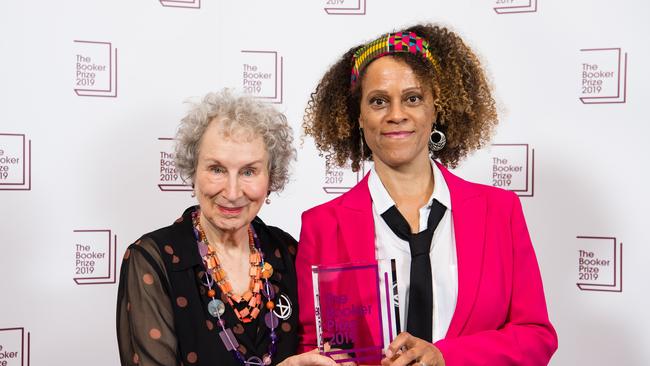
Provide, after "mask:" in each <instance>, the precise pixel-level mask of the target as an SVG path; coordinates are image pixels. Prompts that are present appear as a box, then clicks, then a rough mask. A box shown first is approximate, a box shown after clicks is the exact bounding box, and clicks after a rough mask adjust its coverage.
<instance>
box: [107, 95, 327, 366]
mask: <svg viewBox="0 0 650 366" xmlns="http://www.w3.org/2000/svg"><path fill="white" fill-rule="evenodd" d="M292 139H293V137H292V131H291V128H290V127H289V125H288V124H287V121H286V118H285V117H284V115H282V114H281V113H279V112H278V111H276V110H275V109H274V108H273V107H272V106H270V105H268V104H264V103H262V102H258V101H255V100H254V99H251V98H248V97H237V96H233V95H232V94H231V93H230V92H228V91H223V92H221V93H210V94H208V95H206V96H205V98H204V99H203V101H202V102H201V103H199V104H197V105H195V106H193V108H192V109H191V110H190V111H189V113H188V114H187V116H185V118H183V119H182V121H181V124H180V127H179V129H178V133H177V135H176V140H177V146H176V166H177V168H178V170H179V171H180V173H181V174H182V175H183V177H184V178H187V179H189V181H191V182H192V187H193V188H194V195H195V196H196V198H197V201H198V205H197V206H192V207H190V208H188V209H187V210H185V212H184V213H183V215H182V216H181V217H180V218H178V219H177V220H176V221H175V222H174V223H173V224H172V225H170V226H167V227H165V228H162V229H159V230H156V231H153V232H151V233H149V234H146V235H144V236H142V237H141V238H140V239H139V240H137V241H136V242H135V243H134V244H132V245H131V246H129V248H128V249H127V250H126V253H125V255H124V261H123V263H122V269H121V276H120V284H119V290H118V299H117V337H118V344H119V349H120V358H121V362H122V365H141V366H143V365H144V366H146V365H271V364H278V363H279V362H280V361H283V360H285V359H286V358H287V357H289V356H291V355H294V354H295V353H296V347H297V342H298V339H297V336H296V329H297V318H298V311H297V307H296V305H297V300H296V296H297V295H296V272H295V268H294V254H295V250H296V241H295V240H294V239H293V238H292V237H291V236H290V235H289V234H287V233H285V232H284V231H282V230H280V229H278V228H276V227H273V226H268V225H266V224H265V223H264V222H263V221H262V220H261V219H260V218H258V217H257V214H258V212H259V210H260V208H261V207H262V205H263V204H264V202H265V201H266V203H269V199H268V198H267V197H268V195H269V194H270V192H273V191H280V190H282V188H283V187H284V186H285V184H286V182H287V180H288V167H289V162H290V161H291V160H292V158H293V157H294V155H295V150H294V149H293V147H292ZM285 362H286V363H290V364H316V365H335V363H334V361H332V360H331V359H329V358H326V357H324V356H320V355H318V354H315V353H311V354H304V355H299V356H293V357H289V358H288V359H287V360H285Z"/></svg>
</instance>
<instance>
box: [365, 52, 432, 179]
mask: <svg viewBox="0 0 650 366" xmlns="http://www.w3.org/2000/svg"><path fill="white" fill-rule="evenodd" d="M434 120H435V108H434V105H433V95H432V94H431V90H430V88H428V87H427V86H426V85H423V83H421V82H420V80H418V77H417V75H416V74H415V72H413V70H412V69H411V67H410V66H408V65H407V64H406V63H405V62H403V61H400V60H397V59H395V58H393V57H390V56H384V57H381V58H379V59H377V60H375V61H373V62H372V63H371V64H370V65H368V67H367V68H366V73H365V76H364V77H363V80H362V81H361V114H360V116H359V124H360V126H361V127H362V128H363V134H364V137H365V140H366V143H367V144H368V147H370V150H372V155H373V160H374V161H375V164H379V165H381V164H383V165H386V166H388V167H391V168H393V169H398V168H400V167H404V166H406V165H410V164H416V165H418V163H422V161H421V160H422V159H427V160H428V159H429V147H428V146H429V145H428V144H429V135H430V134H431V128H432V125H433V122H434ZM420 166H421V165H420Z"/></svg>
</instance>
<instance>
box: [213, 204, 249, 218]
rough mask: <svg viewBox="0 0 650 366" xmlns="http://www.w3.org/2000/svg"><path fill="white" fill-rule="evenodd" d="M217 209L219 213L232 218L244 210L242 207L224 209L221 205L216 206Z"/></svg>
mask: <svg viewBox="0 0 650 366" xmlns="http://www.w3.org/2000/svg"><path fill="white" fill-rule="evenodd" d="M218 207H219V211H221V213H223V214H225V215H232V216H234V215H239V214H240V213H241V212H242V210H243V209H244V208H243V207H225V206H221V205H218Z"/></svg>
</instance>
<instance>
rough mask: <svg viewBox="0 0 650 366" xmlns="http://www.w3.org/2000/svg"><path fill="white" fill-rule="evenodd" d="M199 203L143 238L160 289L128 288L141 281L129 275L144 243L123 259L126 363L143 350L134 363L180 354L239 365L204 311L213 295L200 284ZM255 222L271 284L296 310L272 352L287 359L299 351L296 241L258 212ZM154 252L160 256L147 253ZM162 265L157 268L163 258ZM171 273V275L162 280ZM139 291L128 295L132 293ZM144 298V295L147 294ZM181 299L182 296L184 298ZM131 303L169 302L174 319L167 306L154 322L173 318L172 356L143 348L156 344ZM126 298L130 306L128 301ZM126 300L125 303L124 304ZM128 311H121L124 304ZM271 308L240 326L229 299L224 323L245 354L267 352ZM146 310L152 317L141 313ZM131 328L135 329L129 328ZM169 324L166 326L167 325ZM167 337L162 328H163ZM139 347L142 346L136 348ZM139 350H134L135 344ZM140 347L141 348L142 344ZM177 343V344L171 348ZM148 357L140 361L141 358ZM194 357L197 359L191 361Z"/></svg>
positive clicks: (121, 321)
mask: <svg viewBox="0 0 650 366" xmlns="http://www.w3.org/2000/svg"><path fill="white" fill-rule="evenodd" d="M196 208H197V207H190V208H188V209H187V210H186V211H185V212H184V213H183V216H182V217H181V218H179V219H178V220H177V221H176V222H175V223H174V224H173V225H171V226H168V227H165V228H162V229H160V230H157V231H154V232H152V233H149V234H146V235H144V236H143V237H142V238H141V240H138V242H141V241H142V242H143V243H144V242H150V241H153V242H155V245H152V246H153V247H154V248H155V247H157V250H156V252H157V253H153V254H152V253H149V256H145V257H140V258H144V259H146V261H144V262H146V264H147V267H148V268H153V269H154V273H156V275H155V277H154V280H153V282H154V283H157V282H160V283H163V284H164V286H163V289H164V290H163V291H157V292H153V291H152V290H150V289H149V288H151V287H152V286H149V287H146V286H144V287H145V290H144V291H138V290H134V289H132V288H128V287H129V286H131V287H134V285H133V284H136V286H137V284H139V283H140V282H142V281H139V279H133V280H130V279H129V271H132V272H134V273H136V271H135V270H134V268H133V264H132V263H131V264H129V263H128V262H129V261H133V260H134V259H136V258H133V256H134V253H135V254H137V253H139V252H142V249H141V248H136V247H138V245H140V246H141V244H138V243H136V244H133V245H131V246H130V247H129V250H128V251H130V254H131V255H130V256H131V258H130V259H128V260H127V258H128V256H125V261H124V263H123V264H122V271H121V278H120V288H119V290H118V322H117V324H118V329H117V330H118V343H119V345H120V351H121V353H120V356H121V361H122V365H131V364H136V362H134V361H133V357H132V356H131V355H130V354H129V353H130V352H131V351H132V352H133V353H138V351H139V352H140V355H138V357H137V358H138V361H139V362H137V364H139V365H140V366H142V365H143V364H144V365H149V364H150V365H155V364H160V361H158V360H169V359H171V358H175V359H176V360H177V361H176V363H175V364H176V365H180V364H181V362H182V363H184V364H185V365H188V364H193V365H224V366H240V365H241V363H240V362H239V361H238V360H237V359H236V358H235V357H234V355H233V354H232V353H231V352H229V351H227V350H226V348H225V346H224V344H223V342H222V341H221V339H220V337H219V332H220V331H221V327H220V326H219V325H218V322H217V319H216V318H214V317H212V316H211V315H210V314H209V313H208V311H207V305H208V302H209V301H210V298H208V296H207V294H206V293H207V289H206V288H205V286H204V285H203V283H202V279H204V278H205V277H204V272H203V270H204V268H203V264H202V260H201V257H200V255H199V252H198V246H197V244H196V240H195V238H194V234H193V227H192V217H191V213H192V212H193V211H194V210H195V209H196ZM253 227H254V229H255V231H256V232H257V234H258V237H259V239H260V245H261V247H262V252H263V253H264V258H265V260H266V261H267V262H268V263H269V264H271V265H272V266H273V270H274V271H273V272H274V274H273V276H272V277H271V278H270V283H271V285H272V286H274V288H275V289H276V290H277V291H276V296H275V300H274V301H275V302H276V303H277V300H278V299H279V297H280V295H285V296H286V297H287V298H288V299H289V301H290V302H291V304H292V307H291V308H292V312H291V316H290V317H289V318H288V319H286V320H280V322H279V325H278V327H277V328H276V334H277V336H278V341H277V351H276V353H275V355H274V356H273V365H275V364H277V363H279V362H281V361H282V360H284V359H285V358H287V357H289V356H291V355H294V354H295V352H296V349H297V346H298V336H297V329H298V306H297V304H298V300H297V283H296V273H295V265H294V264H295V253H296V245H297V242H296V240H295V239H294V238H293V237H291V235H289V234H287V233H285V232H284V231H282V230H280V229H278V228H275V227H272V226H267V225H266V224H264V222H262V220H260V219H259V218H257V217H256V218H255V219H254V220H253ZM155 255H157V256H158V258H153V259H149V257H151V256H155ZM161 263H162V264H163V268H160V267H161V266H160V264H161ZM165 277H166V278H165ZM214 290H216V292H217V296H216V297H217V298H222V293H221V290H220V289H219V287H218V286H215V287H214ZM129 293H133V294H135V295H133V296H131V297H130V298H129V296H128V294H129ZM143 296H145V297H144V298H143ZM179 299H182V300H179ZM134 301H140V302H157V303H171V311H172V312H171V314H170V315H172V316H171V317H170V316H168V315H167V314H166V312H164V311H163V312H162V313H161V314H154V315H155V316H154V321H155V322H156V323H171V324H173V327H170V328H173V333H174V334H173V336H174V337H175V341H174V342H175V346H176V347H167V349H169V352H175V354H162V353H163V352H165V351H164V348H161V349H162V351H160V352H161V354H158V355H152V354H149V353H150V350H151V349H156V345H154V346H153V347H151V348H150V349H149V348H148V347H142V346H141V345H144V344H151V343H152V340H151V339H150V337H149V336H148V334H147V332H148V331H149V330H148V329H144V330H143V332H142V333H143V334H140V332H139V331H138V330H137V329H134V325H135V324H134V323H136V322H135V321H134V320H133V319H134V318H133V316H135V315H134V314H133V309H134V306H133V305H132V304H133V302H134ZM124 303H126V304H127V305H128V306H124V305H123V304H124ZM121 304H122V305H121ZM124 308H125V309H127V310H121V309H124ZM268 311H269V310H267V309H266V307H265V306H264V305H262V307H261V312H260V314H259V315H258V316H257V318H256V320H254V321H253V322H251V323H248V324H244V325H242V324H241V323H240V322H239V321H238V319H237V318H236V315H235V314H234V311H233V309H232V308H231V307H230V306H228V305H227V303H226V312H225V314H224V315H223V316H222V318H223V319H224V320H225V322H226V327H227V328H232V329H233V332H234V333H235V337H236V338H237V340H238V342H239V344H240V345H241V346H243V347H242V348H241V349H240V350H241V351H245V352H242V353H244V358H245V359H249V358H250V357H259V358H260V359H261V358H262V356H263V355H264V354H266V353H267V352H268V346H269V343H270V342H271V340H270V330H269V328H268V327H267V326H266V325H265V324H264V316H265V315H266V314H267V313H268ZM141 316H148V315H146V314H143V315H141ZM129 328H130V329H129ZM163 329H164V328H163ZM163 335H164V332H163ZM133 345H138V346H140V347H137V348H136V347H134V346H133ZM132 348H135V349H132ZM138 348H139V349H138ZM173 348H175V350H174V349H173ZM145 359H146V360H150V362H143V361H144V360H145ZM192 361H194V362H192Z"/></svg>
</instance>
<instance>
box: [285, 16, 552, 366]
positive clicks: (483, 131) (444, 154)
mask: <svg viewBox="0 0 650 366" xmlns="http://www.w3.org/2000/svg"><path fill="white" fill-rule="evenodd" d="M494 105H495V103H494V100H493V98H492V96H491V94H490V88H489V84H488V82H487V80H486V78H485V76H484V73H483V70H482V68H481V65H480V62H479V61H478V59H477V57H476V56H475V55H474V54H473V52H472V51H471V50H470V49H469V48H468V47H467V46H466V45H465V44H464V42H463V41H462V40H461V39H460V38H459V37H458V36H457V35H455V34H454V33H453V32H451V31H449V30H447V29H446V28H442V27H438V26H432V25H417V26H414V27H410V28H408V29H405V30H402V31H399V32H394V33H389V34H386V35H383V36H381V37H379V38H378V39H376V40H373V41H371V42H369V43H367V44H362V45H359V46H356V47H353V48H352V49H350V50H349V51H348V52H346V53H345V54H344V55H343V57H342V58H341V59H340V60H339V61H338V62H337V63H336V64H334V65H333V66H332V67H331V68H330V69H329V70H328V71H327V72H326V74H325V75H324V77H323V79H322V80H321V81H320V83H319V85H318V87H317V88H316V90H315V92H314V93H313V94H312V97H311V101H310V103H309V107H308V108H307V113H306V116H305V124H304V127H305V130H306V133H307V134H308V135H310V136H312V137H313V138H314V139H315V141H316V144H317V147H318V148H319V149H320V150H321V151H323V152H324V153H327V154H330V157H332V158H333V160H335V161H336V162H337V163H338V164H340V165H343V164H345V163H346V162H348V161H349V162H351V165H352V168H353V170H357V171H358V170H359V169H360V167H361V164H363V161H364V160H372V161H373V162H374V166H373V167H372V168H371V169H370V172H369V173H368V174H367V175H366V176H365V177H364V179H363V180H361V181H360V182H359V183H358V184H357V185H356V186H355V187H353V188H352V189H351V190H350V191H348V192H347V193H345V194H343V195H342V196H340V197H338V198H336V199H334V200H332V201H330V202H327V203H325V204H322V205H320V206H317V207H314V208H312V209H310V210H308V211H306V212H305V213H304V214H303V216H302V230H301V234H300V243H299V246H298V254H297V259H296V267H297V275H298V299H299V303H300V326H299V334H300V339H301V340H300V342H301V346H302V347H303V350H309V349H312V348H314V347H315V344H316V327H315V316H314V298H313V285H312V280H311V266H312V265H334V264H342V263H348V262H364V261H369V260H374V259H376V258H397V259H398V272H399V271H400V270H401V271H402V272H403V273H402V274H406V275H405V276H399V275H398V278H400V281H402V280H404V282H405V285H404V289H400V291H399V292H400V295H401V296H402V297H400V318H401V319H402V324H403V327H402V328H403V329H405V330H407V331H405V332H403V333H401V334H399V336H397V337H396V338H395V340H394V341H393V342H392V343H391V344H390V345H389V346H388V347H387V349H386V352H385V358H383V359H382V360H381V363H382V364H383V365H384V366H389V365H390V366H405V365H409V364H412V363H417V364H419V365H421V366H440V365H448V366H455V365H546V364H548V362H549V360H550V358H551V356H552V355H553V353H554V352H555V350H556V348H557V335H556V333H555V330H554V329H553V326H552V325H551V323H550V321H549V319H548V314H547V310H546V301H545V298H544V290H543V287H542V280H541V276H540V272H539V268H538V265H537V260H536V258H535V253H534V250H533V246H532V244H531V241H530V237H529V234H528V230H527V228H526V223H525V220H524V216H523V212H522V208H521V204H520V202H519V199H518V197H517V196H516V195H515V194H513V193H511V192H509V191H505V190H501V189H498V188H494V187H490V186H484V185H479V184H475V183H470V182H467V181H464V180H463V179H461V178H459V177H457V176H455V175H453V174H452V173H450V172H449V171H448V170H447V169H446V168H445V166H449V167H455V166H456V165H457V164H458V162H459V161H460V160H461V159H462V158H464V157H465V156H466V155H467V154H468V153H469V152H471V151H473V150H476V149H478V148H480V147H481V146H483V145H484V144H486V143H487V141H489V137H490V135H491V133H492V130H493V127H494V126H495V125H496V123H497V116H496V109H495V106H494ZM434 159H436V160H437V161H436V160H434ZM399 263H401V265H400V264H399ZM400 268H401V269H400ZM342 286H347V287H348V288H347V290H348V291H349V292H350V293H353V292H354V291H355V286H359V284H356V283H353V284H342ZM402 301H404V302H405V303H406V305H404V303H402ZM368 329H376V327H372V326H371V327H369V328H368ZM379 337H380V336H379V335H378V334H376V332H373V331H370V334H368V335H367V339H368V342H370V341H371V340H374V341H377V340H378V339H379ZM356 346H357V345H355V347H356Z"/></svg>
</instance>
